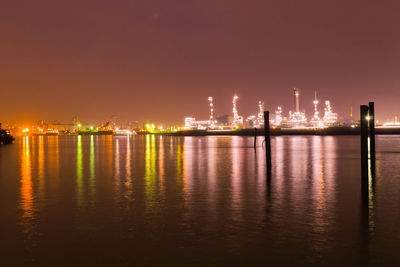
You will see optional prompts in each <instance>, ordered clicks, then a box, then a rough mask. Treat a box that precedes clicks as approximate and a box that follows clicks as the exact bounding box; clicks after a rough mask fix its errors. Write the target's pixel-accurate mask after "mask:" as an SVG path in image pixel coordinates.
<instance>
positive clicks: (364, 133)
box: [360, 105, 368, 187]
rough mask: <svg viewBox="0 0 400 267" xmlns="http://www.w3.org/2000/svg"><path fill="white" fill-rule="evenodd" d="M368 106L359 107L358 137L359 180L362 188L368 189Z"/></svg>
mask: <svg viewBox="0 0 400 267" xmlns="http://www.w3.org/2000/svg"><path fill="white" fill-rule="evenodd" d="M367 116H368V106H366V105H361V106H360V135H361V178H362V184H363V187H364V186H365V185H366V186H367V187H368V120H367Z"/></svg>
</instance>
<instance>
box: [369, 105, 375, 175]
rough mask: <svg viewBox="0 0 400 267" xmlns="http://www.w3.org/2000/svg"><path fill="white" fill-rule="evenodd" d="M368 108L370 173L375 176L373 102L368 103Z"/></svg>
mask: <svg viewBox="0 0 400 267" xmlns="http://www.w3.org/2000/svg"><path fill="white" fill-rule="evenodd" d="M368 109H369V111H368V112H369V116H368V118H369V153H370V160H371V173H372V175H373V176H375V159H376V157H375V107H374V102H369V103H368Z"/></svg>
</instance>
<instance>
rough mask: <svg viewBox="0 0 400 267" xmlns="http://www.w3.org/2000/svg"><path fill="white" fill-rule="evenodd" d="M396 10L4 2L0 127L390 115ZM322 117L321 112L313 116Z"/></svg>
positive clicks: (375, 6) (399, 35)
mask: <svg viewBox="0 0 400 267" xmlns="http://www.w3.org/2000/svg"><path fill="white" fill-rule="evenodd" d="M398 2H399V1H396V0H393V1H368V0H363V1H353V0H344V1H337V0H336V1H330V0H315V1H308V0H301V1H299V0H293V1H285V0H276V1H269V0H263V1H237V0H225V1H219V0H201V1H190V0H180V1H178V0H168V1H167V0H159V1H151V0H146V1H144V0H141V1H127V0H114V1H112V0H107V1H106V0H95V1H84V0H80V1H54V0H48V1H40V0H39V1H32V0H28V1H18V0H8V1H2V4H1V8H0V36H1V38H0V62H1V63H0V88H1V92H2V94H1V96H0V97H1V105H0V114H1V116H0V120H1V121H24V120H31V119H32V120H33V119H34V120H37V119H45V120H55V119H57V120H60V121H65V122H68V121H70V120H71V118H72V116H74V115H77V116H78V117H79V118H81V119H82V120H85V121H101V120H103V119H105V118H107V117H110V116H111V115H116V116H118V117H119V118H120V119H121V120H129V121H145V120H150V121H154V122H160V123H175V124H178V123H179V124H182V123H183V119H184V117H185V116H188V115H194V116H195V117H196V118H198V119H207V116H208V109H207V108H208V107H207V104H208V103H207V97H208V96H214V99H215V111H216V113H217V115H223V114H230V112H231V101H232V95H233V94H234V93H237V94H238V95H239V97H240V100H239V112H240V113H241V115H243V116H245V117H247V116H248V115H250V114H254V113H256V112H257V103H258V100H263V101H265V104H266V109H269V110H271V111H274V110H275V108H276V106H278V105H281V106H282V107H283V109H284V113H285V114H286V113H287V112H288V109H289V108H290V109H294V97H293V92H292V88H293V87H299V88H300V90H301V91H300V92H301V98H300V105H301V108H302V109H303V108H304V109H306V111H307V115H308V117H311V111H312V108H313V106H312V99H313V95H314V90H315V89H317V90H318V92H319V96H320V99H321V100H325V99H330V100H331V102H332V104H333V108H334V110H335V111H337V112H339V113H340V115H346V116H348V114H349V110H350V106H351V105H352V106H353V108H354V111H355V115H356V116H358V110H359V105H360V104H365V103H367V102H368V101H370V100H374V101H375V102H376V112H377V117H378V119H381V120H383V119H387V118H391V117H392V116H394V115H400V105H399V101H400V86H399V84H400V75H399V73H400V30H399V29H400V19H399V15H398V13H399V10H400V5H399V4H398ZM322 108H323V107H322V106H320V109H321V112H322Z"/></svg>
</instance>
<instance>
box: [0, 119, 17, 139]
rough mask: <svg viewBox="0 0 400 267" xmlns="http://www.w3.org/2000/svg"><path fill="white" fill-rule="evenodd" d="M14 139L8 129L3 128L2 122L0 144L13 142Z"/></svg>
mask: <svg viewBox="0 0 400 267" xmlns="http://www.w3.org/2000/svg"><path fill="white" fill-rule="evenodd" d="M13 141H14V137H12V136H11V135H10V134H9V133H8V132H7V131H6V130H3V129H1V123H0V144H11V143H12V142H13Z"/></svg>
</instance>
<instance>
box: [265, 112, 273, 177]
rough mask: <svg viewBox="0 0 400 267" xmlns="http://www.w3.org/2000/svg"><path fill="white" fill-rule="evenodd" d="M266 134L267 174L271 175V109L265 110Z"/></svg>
mask: <svg viewBox="0 0 400 267" xmlns="http://www.w3.org/2000/svg"><path fill="white" fill-rule="evenodd" d="M264 136H265V156H266V161H267V174H268V176H270V175H271V165H272V164H271V132H270V129H269V111H264Z"/></svg>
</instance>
